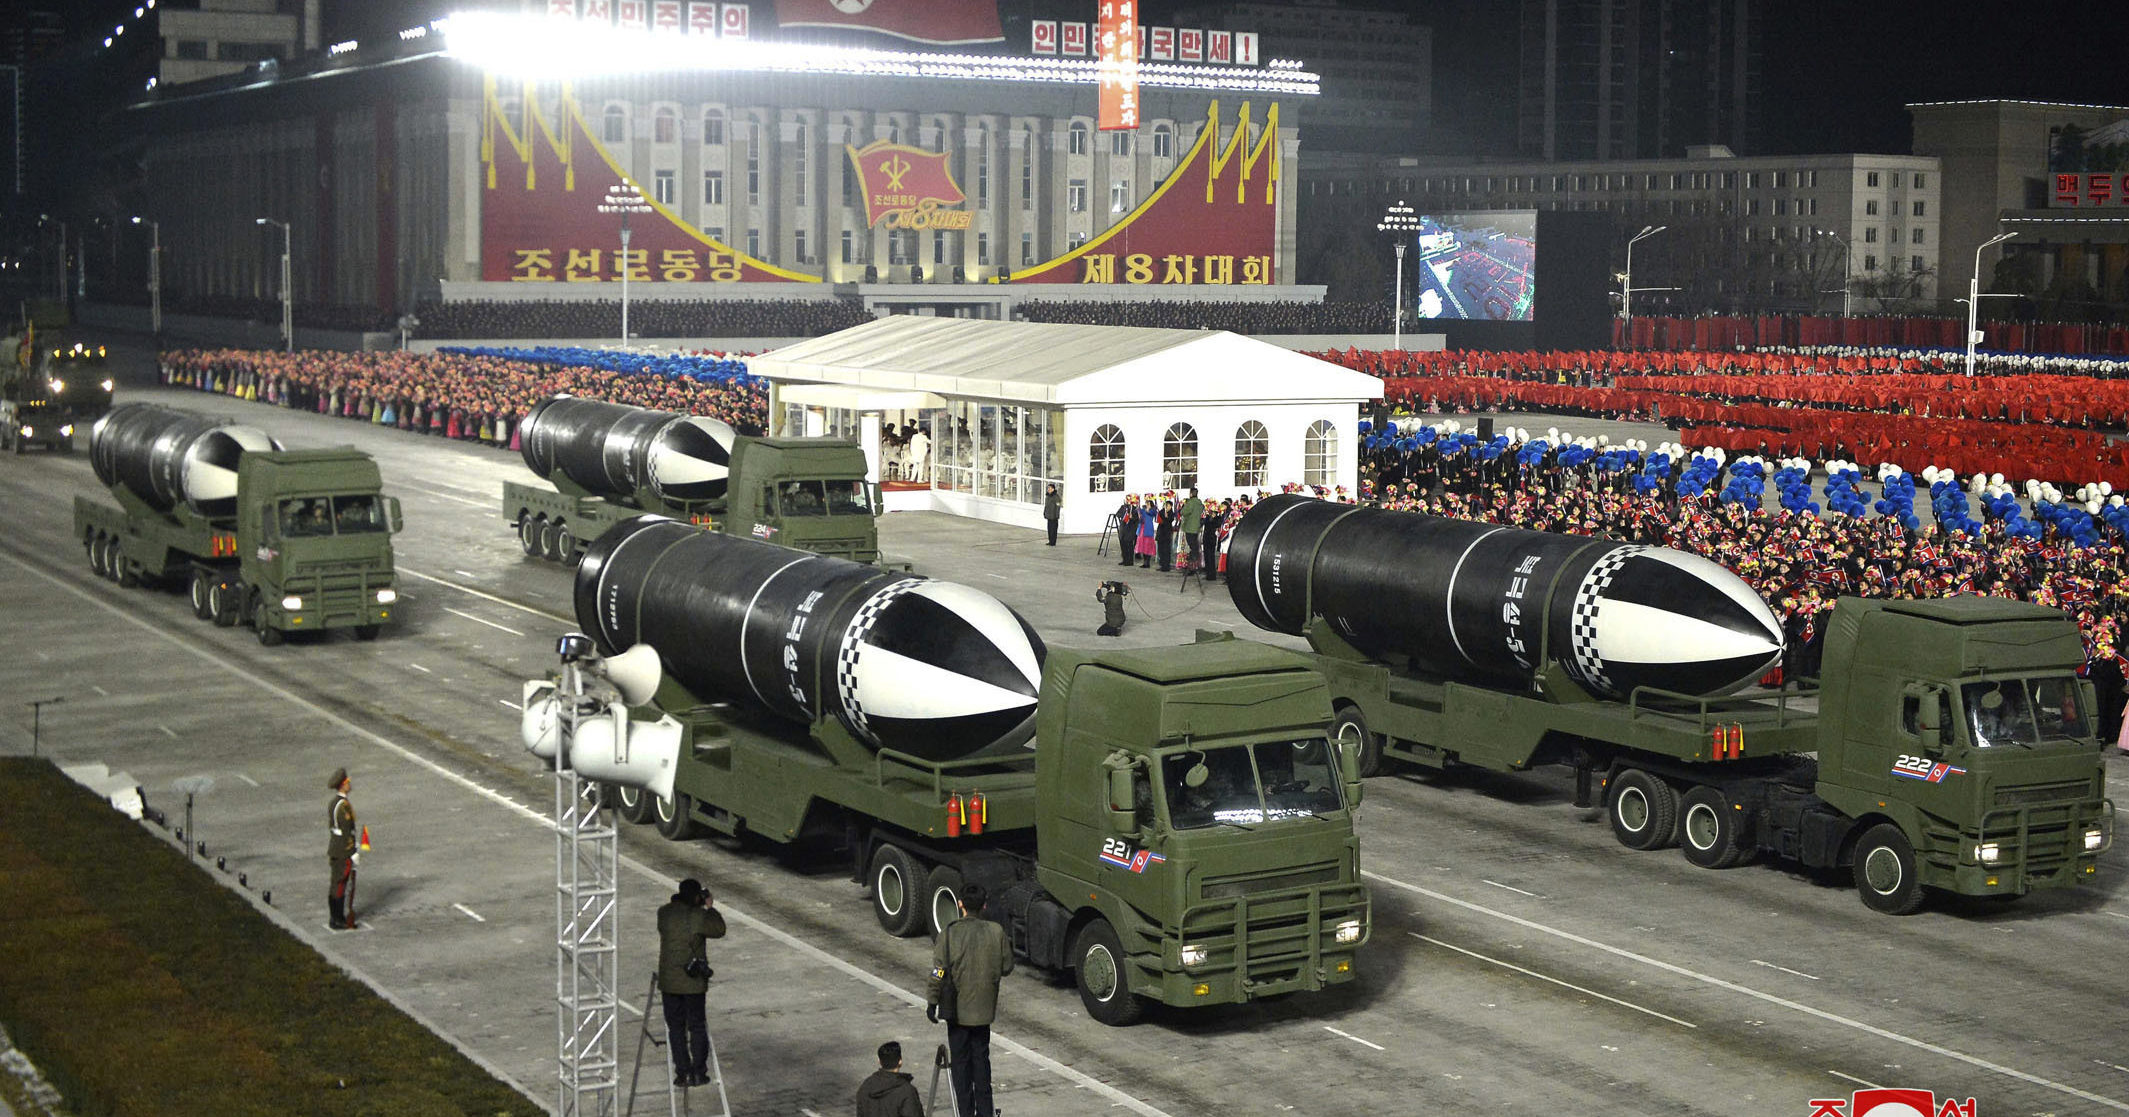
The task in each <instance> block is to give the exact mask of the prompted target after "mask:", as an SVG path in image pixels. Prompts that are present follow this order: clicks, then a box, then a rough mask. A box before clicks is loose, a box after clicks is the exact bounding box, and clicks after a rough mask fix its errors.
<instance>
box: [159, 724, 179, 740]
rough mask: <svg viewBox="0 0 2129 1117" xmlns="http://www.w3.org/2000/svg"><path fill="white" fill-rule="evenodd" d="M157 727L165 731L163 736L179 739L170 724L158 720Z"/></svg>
mask: <svg viewBox="0 0 2129 1117" xmlns="http://www.w3.org/2000/svg"><path fill="white" fill-rule="evenodd" d="M155 727H156V728H157V729H160V730H162V731H163V736H165V737H168V738H170V739H171V740H173V741H175V740H177V734H176V733H175V732H173V731H172V730H171V728H170V727H169V726H167V725H164V724H163V723H162V722H156V723H155Z"/></svg>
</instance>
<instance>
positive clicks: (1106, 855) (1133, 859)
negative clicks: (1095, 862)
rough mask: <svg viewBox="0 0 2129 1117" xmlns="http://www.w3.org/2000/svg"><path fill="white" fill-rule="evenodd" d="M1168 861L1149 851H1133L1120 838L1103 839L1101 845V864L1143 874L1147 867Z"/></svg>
mask: <svg viewBox="0 0 2129 1117" xmlns="http://www.w3.org/2000/svg"><path fill="white" fill-rule="evenodd" d="M1166 860H1168V859H1167V858H1166V857H1163V856H1161V855H1160V854H1158V853H1155V852H1153V851H1152V850H1150V849H1140V850H1133V849H1132V848H1131V847H1130V846H1129V845H1127V844H1125V842H1124V840H1123V839H1122V838H1104V839H1102V843H1101V863H1102V864H1104V865H1114V866H1116V867H1117V868H1119V869H1129V870H1131V871H1132V872H1134V873H1141V874H1143V873H1144V872H1145V871H1146V866H1148V865H1158V864H1160V863H1161V862H1163V861H1166Z"/></svg>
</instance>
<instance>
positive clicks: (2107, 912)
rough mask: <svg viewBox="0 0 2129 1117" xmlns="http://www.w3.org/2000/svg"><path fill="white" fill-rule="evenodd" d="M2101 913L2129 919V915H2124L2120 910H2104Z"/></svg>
mask: <svg viewBox="0 0 2129 1117" xmlns="http://www.w3.org/2000/svg"><path fill="white" fill-rule="evenodd" d="M2100 914H2101V915H2111V916H2113V917H2114V918H2116V919H2129V915H2123V914H2122V913H2121V912H2118V911H2103V912H2101V913H2100Z"/></svg>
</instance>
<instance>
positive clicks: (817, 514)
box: [720, 438, 880, 564]
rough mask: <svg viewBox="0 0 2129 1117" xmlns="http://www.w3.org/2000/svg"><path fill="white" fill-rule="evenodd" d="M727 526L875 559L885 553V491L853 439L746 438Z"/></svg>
mask: <svg viewBox="0 0 2129 1117" xmlns="http://www.w3.org/2000/svg"><path fill="white" fill-rule="evenodd" d="M731 471H732V472H731V478H732V481H731V487H730V489H729V491H728V495H727V497H726V500H727V505H726V512H725V515H726V522H725V523H724V524H722V525H720V527H721V529H722V530H724V531H725V532H726V533H727V534H731V535H746V536H751V537H753V538H755V539H760V540H764V541H766V542H770V543H776V544H780V545H782V546H785V547H795V548H797V549H799V550H803V551H812V552H814V553H815V554H823V555H833V556H835V557H837V558H844V559H849V560H850V561H852V562H862V563H867V564H871V563H874V562H877V561H878V560H879V557H880V532H879V522H878V520H877V518H876V517H878V516H879V514H880V494H879V488H878V486H876V485H874V484H872V483H871V482H870V481H867V480H866V479H865V452H864V450H863V449H861V448H859V446H858V445H857V444H856V443H853V442H829V441H824V440H822V439H817V438H744V439H741V440H740V441H739V443H738V444H737V445H736V446H734V447H733V448H732V462H731Z"/></svg>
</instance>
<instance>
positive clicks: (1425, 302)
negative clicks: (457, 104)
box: [1416, 209, 1538, 322]
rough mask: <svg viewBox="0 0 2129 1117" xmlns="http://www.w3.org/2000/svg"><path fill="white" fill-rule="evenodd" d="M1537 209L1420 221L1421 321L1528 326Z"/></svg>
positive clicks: (1418, 301)
mask: <svg viewBox="0 0 2129 1117" xmlns="http://www.w3.org/2000/svg"><path fill="white" fill-rule="evenodd" d="M1537 260H1538V211H1536V210H1534V209H1510V210H1495V211H1492V212H1488V213H1438V214H1430V215H1427V216H1423V217H1421V218H1420V219H1419V292H1418V295H1417V297H1416V305H1417V307H1418V314H1419V316H1420V317H1421V318H1443V319H1448V318H1455V319H1464V320H1468V321H1486V322H1528V321H1530V320H1531V310H1532V307H1533V306H1534V304H1535V296H1536V294H1537Z"/></svg>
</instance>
